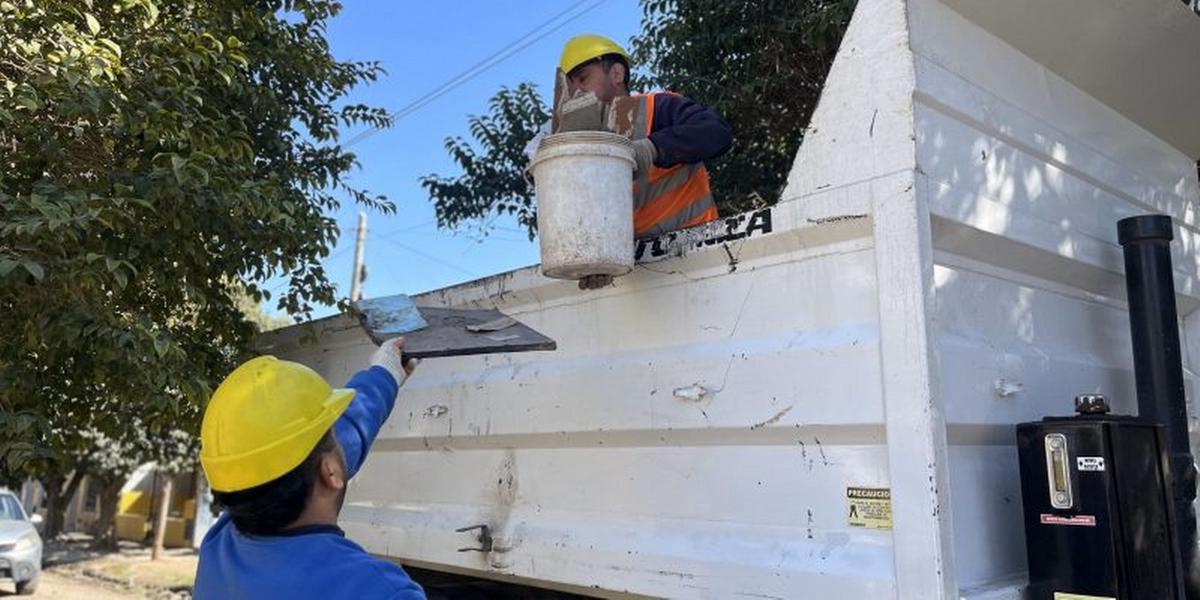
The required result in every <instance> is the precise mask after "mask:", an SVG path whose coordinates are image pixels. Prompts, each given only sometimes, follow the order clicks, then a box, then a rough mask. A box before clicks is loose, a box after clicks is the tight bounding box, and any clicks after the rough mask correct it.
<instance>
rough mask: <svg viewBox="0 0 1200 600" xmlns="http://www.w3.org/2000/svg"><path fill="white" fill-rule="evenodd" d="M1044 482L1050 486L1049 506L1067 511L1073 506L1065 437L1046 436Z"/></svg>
mask: <svg viewBox="0 0 1200 600" xmlns="http://www.w3.org/2000/svg"><path fill="white" fill-rule="evenodd" d="M1045 444H1046V480H1047V482H1048V483H1049V484H1050V506H1053V507H1054V508H1057V509H1068V508H1071V507H1072V506H1074V505H1075V499H1074V495H1073V494H1072V493H1071V462H1070V459H1069V457H1068V452H1067V436H1065V435H1063V434H1061V433H1051V434H1048V435H1046V440H1045Z"/></svg>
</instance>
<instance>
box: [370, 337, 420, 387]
mask: <svg viewBox="0 0 1200 600" xmlns="http://www.w3.org/2000/svg"><path fill="white" fill-rule="evenodd" d="M420 362H421V361H420V359H416V358H410V359H408V362H404V338H402V337H398V338H392V339H390V340H388V341H386V342H384V343H382V344H380V345H379V347H378V348H376V349H375V354H372V355H371V365H379V366H381V367H383V368H384V369H387V372H388V373H391V374H392V379H395V380H396V386H397V387H398V386H402V385H404V380H406V379H408V376H409V375H412V372H413V370H414V369H416V368H417V364H418V363H420Z"/></svg>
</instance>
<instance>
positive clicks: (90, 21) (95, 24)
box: [83, 12, 100, 35]
mask: <svg viewBox="0 0 1200 600" xmlns="http://www.w3.org/2000/svg"><path fill="white" fill-rule="evenodd" d="M83 18H84V19H85V20H87V28H88V31H90V32H92V35H96V34H98V33H100V21H97V20H96V17H94V16H92V13H87V12H85V13H83Z"/></svg>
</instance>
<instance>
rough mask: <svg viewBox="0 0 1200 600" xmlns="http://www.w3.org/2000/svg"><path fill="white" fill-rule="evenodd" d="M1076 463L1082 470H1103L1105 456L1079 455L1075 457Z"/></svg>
mask: <svg viewBox="0 0 1200 600" xmlns="http://www.w3.org/2000/svg"><path fill="white" fill-rule="evenodd" d="M1075 465H1076V466H1078V467H1079V470H1080V471H1103V470H1104V457H1103V456H1077V457H1075Z"/></svg>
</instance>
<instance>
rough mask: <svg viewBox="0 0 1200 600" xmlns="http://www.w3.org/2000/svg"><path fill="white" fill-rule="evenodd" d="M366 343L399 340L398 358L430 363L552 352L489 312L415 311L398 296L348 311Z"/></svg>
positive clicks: (527, 331) (549, 344) (550, 345)
mask: <svg viewBox="0 0 1200 600" xmlns="http://www.w3.org/2000/svg"><path fill="white" fill-rule="evenodd" d="M351 309H352V310H353V312H354V314H355V316H357V317H358V320H359V323H360V324H362V327H363V330H364V331H366V333H367V336H368V337H370V338H371V341H372V342H375V343H376V344H382V343H383V342H384V341H385V340H389V339H391V338H394V337H396V336H398V335H403V336H404V356H405V357H408V358H435V357H441V356H466V355H470V354H494V353H499V352H529V351H534V350H554V349H556V348H557V347H558V346H557V344H556V343H555V342H554V340H552V339H550V338H548V337H546V336H544V335H542V334H540V333H538V332H536V331H534V330H533V329H531V328H530V327H528V326H527V325H524V324H523V323H521V322H519V321H517V320H516V319H513V318H512V317H509V316H507V315H505V314H504V313H501V312H500V311H498V310H495V309H462V308H429V307H417V305H415V304H413V301H412V298H409V297H408V296H406V295H404V294H398V295H395V296H387V297H384V298H372V299H370V300H359V301H357V302H355V303H353V304H352V305H351Z"/></svg>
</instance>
